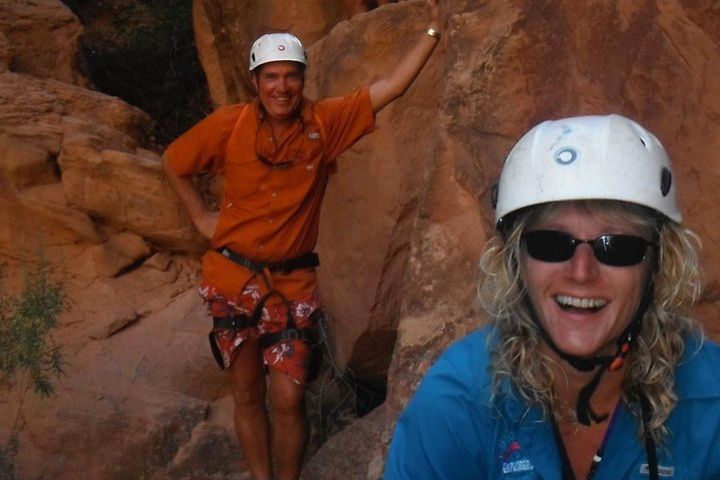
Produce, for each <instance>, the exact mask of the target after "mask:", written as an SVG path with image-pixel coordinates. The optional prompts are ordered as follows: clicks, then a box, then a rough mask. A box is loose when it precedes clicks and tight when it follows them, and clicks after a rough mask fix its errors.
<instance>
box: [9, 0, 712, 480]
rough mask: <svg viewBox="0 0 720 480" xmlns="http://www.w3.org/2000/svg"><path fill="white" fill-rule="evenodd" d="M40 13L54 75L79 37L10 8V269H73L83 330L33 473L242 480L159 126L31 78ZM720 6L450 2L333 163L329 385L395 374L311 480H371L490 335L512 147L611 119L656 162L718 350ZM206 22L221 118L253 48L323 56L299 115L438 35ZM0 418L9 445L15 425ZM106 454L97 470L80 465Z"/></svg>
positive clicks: (307, 10) (246, 12)
mask: <svg viewBox="0 0 720 480" xmlns="http://www.w3.org/2000/svg"><path fill="white" fill-rule="evenodd" d="M41 3H42V5H44V6H45V7H47V8H49V9H50V10H49V12H48V13H47V14H46V16H42V15H39V16H36V17H34V18H35V19H34V20H32V21H29V20H26V16H24V15H25V14H23V16H22V18H23V19H24V20H23V22H25V24H26V27H25V30H26V31H32V32H34V31H44V30H43V29H45V30H47V29H48V28H49V26H52V25H60V24H62V25H63V28H68V27H67V26H68V25H71V26H72V28H70V29H69V30H65V31H66V32H69V33H66V34H64V35H65V36H64V37H63V38H68V39H70V40H68V43H67V47H66V48H67V50H65V52H66V53H64V54H63V55H64V56H65V57H67V58H71V57H73V54H72V52H73V51H76V49H77V44H76V41H75V40H73V39H75V38H76V35H77V32H78V31H79V30H78V29H79V26H78V25H77V24H76V23H75V22H74V21H73V20H72V19H71V18H70V19H69V20H67V21H65V20H63V22H61V23H57V20H56V19H57V18H65V16H67V15H66V14H67V12H66V9H65V7H64V6H63V5H62V4H61V3H60V2H59V1H58V2H52V1H50V0H46V1H45V2H36V1H30V0H27V1H24V2H21V1H16V2H9V3H8V2H6V3H0V33H2V34H1V35H0V153H2V154H3V156H2V157H1V159H0V173H1V174H2V187H3V188H2V189H0V221H1V222H2V228H1V229H0V255H2V258H3V259H7V260H11V261H15V262H17V261H21V262H22V261H27V260H29V259H31V258H32V257H33V250H32V248H31V246H32V244H33V241H34V240H35V239H36V238H39V237H43V238H45V239H48V240H49V242H50V243H49V245H50V246H51V247H52V248H53V249H54V250H53V251H54V252H57V253H58V255H59V256H64V257H65V258H68V259H69V261H68V262H67V265H68V266H69V272H70V277H71V285H70V287H71V294H72V295H73V297H72V298H73V302H74V303H73V305H74V307H73V310H72V311H71V312H70V313H68V314H67V315H66V316H65V317H63V326H62V329H61V331H60V332H59V338H60V340H61V343H63V344H66V345H67V346H68V350H67V351H68V352H69V354H70V355H71V357H72V358H71V359H70V360H71V366H69V367H68V375H67V379H66V380H65V381H63V382H62V383H61V384H60V385H59V388H58V394H57V397H56V398H55V399H53V401H52V402H51V403H48V402H44V401H43V400H32V401H28V403H27V407H26V408H27V409H28V410H27V414H26V416H27V418H29V419H32V420H31V421H28V423H27V426H26V428H25V430H24V432H23V434H22V436H21V442H22V443H21V444H22V445H25V446H24V447H22V448H23V450H22V451H21V454H20V460H21V473H23V474H24V476H23V478H59V475H61V474H62V473H68V472H70V473H72V474H73V475H74V476H75V477H77V478H81V477H82V478H90V479H92V478H137V477H139V476H140V475H146V474H147V475H149V474H150V473H154V474H156V475H158V476H157V477H156V478H205V477H207V478H221V476H222V475H226V476H227V478H231V477H230V476H231V472H233V471H238V470H241V469H242V468H243V467H242V463H241V460H239V458H238V456H237V455H236V454H235V453H234V450H233V449H234V442H233V440H232V433H231V431H230V430H228V426H229V425H230V424H231V423H232V420H231V416H230V415H231V414H230V412H231V406H230V403H229V400H228V397H227V396H226V393H227V391H226V390H225V387H224V378H223V377H222V376H221V375H220V373H219V372H218V371H217V369H216V368H215V366H214V365H213V364H212V360H211V359H210V357H209V352H208V351H207V348H206V346H205V340H204V336H205V331H206V327H207V325H206V323H204V319H203V308H202V306H201V304H200V302H199V300H198V297H197V295H195V293H194V292H193V284H194V282H195V281H196V275H197V259H196V258H194V257H192V256H186V255H176V254H169V253H168V251H172V252H188V251H193V250H197V249H199V248H202V246H203V242H202V241H201V240H199V238H198V237H197V235H196V234H194V232H193V230H192V227H191V225H190V224H189V223H188V221H187V218H186V217H185V216H184V214H183V213H182V210H181V209H180V207H179V205H178V203H177V200H176V199H175V198H174V196H173V194H172V192H171V191H170V190H169V188H168V187H167V184H166V183H165V182H164V181H163V179H162V174H161V172H160V168H159V157H158V154H157V152H154V151H153V147H152V145H151V144H150V141H149V138H148V132H149V123H150V119H149V118H148V117H147V116H146V115H144V114H143V113H142V112H140V111H138V110H137V109H134V108H133V107H131V106H129V105H127V104H125V103H124V102H121V101H119V100H118V99H115V98H111V97H107V96H104V95H102V94H100V93H97V92H91V91H89V90H86V89H84V88H80V87H78V86H77V85H78V84H80V85H82V81H81V80H79V79H80V75H79V73H78V72H77V70H74V69H72V68H71V67H67V68H66V64H65V63H64V62H61V64H60V65H58V64H57V63H56V60H54V58H55V57H53V58H52V59H51V58H45V57H42V56H41V55H39V54H38V55H37V58H33V56H32V52H33V50H32V48H35V49H38V51H39V49H40V47H38V46H36V47H32V48H30V47H27V45H29V44H30V42H29V41H28V40H27V37H23V36H18V34H17V32H18V31H19V29H18V25H17V24H16V22H15V21H14V20H4V19H7V18H11V17H12V15H15V17H12V18H20V17H19V16H18V13H17V12H18V8H19V9H20V11H21V12H24V11H25V8H29V6H35V7H36V6H37V5H40V4H41ZM378 3H385V2H378ZM371 4H372V5H371ZM715 4H716V2H714V1H711V0H693V1H682V2H681V1H679V0H637V1H635V0H616V1H599V0H590V1H587V2H584V4H583V7H582V8H578V3H577V2H572V1H569V0H542V1H538V0H511V1H508V0H487V1H482V2H481V1H477V0H446V1H444V2H443V5H444V8H445V9H446V11H447V12H448V25H447V28H446V29H445V31H444V32H443V39H442V41H441V44H440V47H439V48H438V50H437V51H436V52H435V53H434V54H433V56H432V57H431V59H430V62H429V64H428V66H427V68H426V69H425V70H424V71H423V73H422V74H421V76H420V77H419V78H418V79H417V81H416V82H415V84H414V85H413V86H412V87H411V88H410V90H409V91H408V92H407V94H406V95H405V96H404V97H403V98H401V99H399V100H398V101H396V102H395V103H393V104H392V105H391V106H389V107H388V108H386V109H385V110H384V111H383V112H381V113H380V114H379V115H378V118H377V121H378V122H377V123H378V128H377V130H376V131H375V132H374V133H372V134H371V135H369V136H368V137H366V138H365V139H363V140H361V141H360V142H359V143H358V144H357V145H356V146H354V147H353V148H352V149H351V150H350V151H348V152H347V153H346V154H345V155H343V157H342V158H341V159H340V162H339V171H338V173H337V174H336V175H335V176H334V178H333V179H332V180H331V183H330V185H329V187H328V191H327V197H326V202H325V206H324V210H323V214H322V215H323V216H322V225H321V234H320V242H319V251H320V254H321V257H322V267H321V269H320V276H321V287H322V291H323V295H324V298H325V301H326V304H327V306H328V310H329V311H330V313H331V314H332V316H333V326H334V343H333V345H334V349H335V352H336V354H337V359H338V362H339V363H340V365H341V366H347V367H349V368H351V369H352V370H353V371H355V372H356V373H357V374H359V375H361V376H366V377H369V378H384V377H385V376H386V375H387V376H388V378H389V382H388V400H387V402H386V403H385V404H384V405H383V406H382V407H381V408H378V409H376V410H375V411H373V412H372V413H371V414H370V415H368V416H367V417H364V418H362V419H360V420H357V421H355V422H354V423H353V424H352V425H350V427H348V428H347V429H345V430H344V431H342V432H341V433H339V434H338V435H337V436H335V437H333V438H331V439H330V440H329V441H328V442H327V443H326V444H325V445H324V446H323V447H322V448H321V450H320V451H319V452H318V453H317V454H315V455H314V456H313V457H312V458H310V459H309V461H308V465H307V467H306V469H305V473H304V478H306V479H308V480H310V479H312V480H318V479H336V478H367V479H377V478H379V477H380V473H381V471H382V467H383V461H384V455H385V451H386V445H387V442H388V441H389V438H390V435H391V432H392V426H393V423H394V420H395V418H396V415H397V413H398V411H399V409H400V408H401V407H402V405H404V403H405V402H406V401H407V399H408V398H409V397H410V395H411V394H412V391H413V389H414V388H415V386H416V385H417V382H418V380H419V379H420V377H421V376H422V374H423V373H424V372H425V370H426V369H427V368H428V367H429V365H431V364H432V362H433V360H434V359H435V358H436V356H437V355H438V353H439V352H440V351H441V350H442V349H443V348H444V347H445V346H446V345H447V344H449V343H450V342H451V341H453V340H454V339H456V338H459V337H460V336H462V335H464V334H465V333H467V332H469V331H471V330H472V329H473V328H475V327H476V326H477V325H479V324H481V323H482V322H483V314H482V312H480V311H479V310H478V309H477V308H476V306H475V305H474V301H473V299H474V295H475V284H476V276H477V271H476V264H477V260H478V258H479V255H480V252H481V250H482V247H483V244H484V243H485V241H486V239H487V237H488V236H489V235H490V234H491V216H492V214H491V211H490V208H489V189H490V186H491V185H492V183H493V182H494V180H495V178H496V176H497V175H498V173H499V171H500V168H501V164H502V161H503V158H504V156H505V155H506V153H507V151H508V150H509V148H510V147H511V146H512V144H513V143H514V141H515V140H516V139H517V138H518V137H519V136H520V135H521V134H522V133H523V132H524V131H526V130H527V129H528V128H529V127H531V126H532V125H534V124H535V123H537V122H539V121H541V120H544V119H546V118H557V117H562V116H568V115H579V114H591V113H609V112H618V113H622V114H624V115H627V116H630V117H633V118H635V119H637V120H638V121H640V122H641V123H643V124H644V125H646V126H648V127H649V128H650V129H651V130H652V131H653V132H654V133H655V134H657V135H658V137H659V138H660V139H661V140H662V141H663V143H664V144H665V146H666V147H667V149H668V151H669V152H670V154H671V156H672V157H673V158H674V160H675V164H676V169H677V175H678V177H679V179H678V182H679V184H680V196H681V201H682V203H683V206H684V209H683V210H684V214H685V218H686V220H687V223H688V225H689V226H690V227H692V228H693V229H694V230H695V231H697V232H698V234H699V235H700V237H701V239H702V241H703V243H704V250H703V254H702V261H703V267H704V270H705V283H706V291H705V296H704V299H703V302H702V303H701V304H700V305H699V307H698V308H697V313H698V316H699V318H701V319H702V321H703V322H704V325H705V326H706V329H707V331H708V332H709V334H710V336H711V337H712V338H715V339H720V327H719V326H718V324H717V320H716V318H717V316H718V315H717V314H718V304H717V302H718V301H720V287H719V286H718V285H720V283H719V282H720V279H718V276H719V275H720V258H718V256H720V253H718V252H719V251H720V250H719V249H718V248H717V247H718V245H717V242H718V241H719V237H718V232H717V229H716V225H718V224H720V222H719V220H720V218H717V217H718V216H719V215H720V213H719V212H720V211H719V210H718V209H717V208H715V204H716V203H717V202H718V200H719V199H720V197H719V196H720V188H718V187H720V167H719V166H718V165H719V164H718V162H717V161H716V159H715V157H716V156H717V152H718V151H720V91H719V90H718V89H716V88H714V85H715V81H716V78H718V76H719V74H720V10H719V9H718V8H717V6H716V5H715ZM300 5H302V8H303V9H302V10H301V9H300ZM195 6H196V9H199V8H200V7H202V10H203V11H204V13H202V12H200V13H198V14H197V15H196V18H195V21H196V29H197V30H196V31H197V38H198V42H197V43H198V47H199V49H200V50H199V53H200V56H201V57H202V58H203V63H204V65H205V68H206V72H207V76H208V82H209V84H210V90H211V91H212V92H213V93H212V96H213V99H214V101H215V102H216V103H217V104H222V103H228V102H232V101H238V100H243V99H246V98H248V95H249V93H250V92H249V90H248V88H247V81H246V77H245V75H246V61H247V60H246V55H247V49H248V46H249V42H250V41H251V40H252V39H253V38H254V37H255V36H257V35H258V34H259V33H262V32H263V31H265V30H266V29H290V30H292V31H294V32H295V33H298V34H299V35H300V36H301V37H302V38H303V39H304V40H305V41H306V43H307V44H308V45H310V47H309V56H310V67H309V70H308V78H307V93H308V94H309V95H310V96H311V97H315V98H320V97H324V96H328V95H337V94H341V93H345V92H348V91H350V90H352V89H354V88H357V87H359V86H361V85H364V84H367V83H369V82H371V81H373V80H374V79H377V78H379V77H380V75H382V74H383V73H385V72H388V71H389V70H390V69H391V68H392V67H393V65H394V64H395V62H396V60H397V59H398V58H399V57H400V55H402V53H403V52H405V51H406V49H407V48H409V47H410V46H411V45H412V44H413V43H414V42H415V41H416V40H417V38H419V36H420V35H422V30H423V29H422V28H421V27H422V26H423V25H424V21H425V17H424V15H425V7H424V2H421V1H407V2H399V3H394V4H391V5H384V6H381V7H379V8H376V9H373V10H372V11H369V12H365V13H360V14H357V15H355V16H353V17H352V18H350V17H351V15H352V13H356V12H357V11H359V10H360V11H365V10H368V9H370V8H372V7H374V6H375V5H374V2H364V1H361V2H355V1H350V0H348V1H347V2H343V3H340V2H332V1H329V0H328V1H323V0H314V1H312V2H302V3H300V2H280V1H277V2H276V1H270V0H266V1H264V2H255V1H248V2H237V1H235V0H202V1H201V0H196V1H195ZM10 7H12V8H10ZM203 15H204V16H203ZM348 19H349V20H348ZM27 22H30V23H31V24H32V23H34V24H37V25H28V24H27ZM203 22H204V23H203ZM58 28H59V27H58ZM63 28H61V29H60V30H62V29H63ZM28 52H30V53H28ZM67 52H70V53H67ZM43 58H44V60H41V59H43ZM31 60H33V61H35V60H37V63H33V61H31ZM67 63H68V64H70V63H72V61H71V60H67ZM68 68H69V70H68ZM178 352H182V355H181V357H182V358H181V359H180V360H179V361H178V356H177V353H178ZM0 400H2V401H0V441H1V440H3V435H4V433H5V432H6V431H7V429H8V428H9V426H8V422H9V420H7V419H8V418H11V417H10V416H9V415H10V414H12V412H14V410H13V406H14V405H15V403H13V401H11V400H9V399H8V398H4V397H3V398H2V399H0ZM3 429H5V430H3ZM47 432H51V434H50V435H48V434H47ZM80 433H83V434H84V435H85V438H86V439H87V440H86V442H85V443H82V444H81V445H80V448H73V445H74V442H72V441H70V440H69V439H70V438H71V437H73V435H75V436H77V435H79V434H80ZM73 438H74V437H73ZM95 443H103V448H99V449H97V451H95V452H94V454H93V457H92V458H91V459H88V458H86V457H87V452H86V450H87V449H90V448H91V447H92V446H93V445H94V444H95ZM208 445H212V446H213V451H214V452H219V453H218V454H217V457H214V458H213V461H212V462H209V461H208V460H207V458H206V457H207V455H205V456H203V452H204V451H205V450H204V449H205V448H207V447H208ZM137 452H143V453H146V455H138V453H137ZM148 452H151V453H148ZM38 458H43V459H48V458H52V459H54V460H53V461H52V462H50V461H47V462H43V463H38V460H37V459H38ZM203 475H205V477H203Z"/></svg>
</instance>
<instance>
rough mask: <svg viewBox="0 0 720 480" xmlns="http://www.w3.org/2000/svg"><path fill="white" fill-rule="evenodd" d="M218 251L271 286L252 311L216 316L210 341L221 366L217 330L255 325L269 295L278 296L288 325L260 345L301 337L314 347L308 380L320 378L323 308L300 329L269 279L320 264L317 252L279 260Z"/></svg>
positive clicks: (314, 313) (280, 294)
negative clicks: (320, 327) (251, 257)
mask: <svg viewBox="0 0 720 480" xmlns="http://www.w3.org/2000/svg"><path fill="white" fill-rule="evenodd" d="M216 251H217V252H218V253H220V254H221V255H223V256H224V257H225V258H227V259H228V260H230V261H232V262H234V263H236V264H237V265H240V266H242V267H245V268H247V269H248V270H250V271H252V272H253V273H255V274H258V275H261V276H262V278H263V280H264V282H265V285H266V286H267V287H268V289H269V291H268V292H267V293H266V294H265V295H263V296H262V297H261V298H260V300H259V301H258V303H257V305H256V307H255V309H254V310H253V312H252V314H250V315H244V314H238V315H228V316H224V317H213V330H212V331H211V332H210V334H209V340H210V347H211V349H212V352H213V355H214V357H215V360H216V361H217V362H218V364H219V365H220V368H223V369H224V368H225V364H224V362H223V358H222V354H221V353H220V349H219V348H218V346H217V343H216V341H215V333H214V332H215V330H216V329H225V330H242V329H244V328H248V327H256V326H257V325H258V323H259V321H260V317H261V316H262V311H263V308H265V303H266V302H267V301H268V299H269V298H270V297H272V296H277V297H280V299H281V300H282V301H283V303H284V304H285V305H286V308H287V324H286V326H285V329H284V330H282V331H280V332H275V333H265V334H263V335H262V336H261V337H260V346H261V347H262V348H268V347H271V346H273V345H275V344H277V343H279V342H282V341H286V340H301V341H303V342H305V343H306V344H307V345H308V346H309V347H310V350H311V355H310V364H309V368H308V380H307V381H308V382H311V381H312V380H314V379H315V378H316V377H317V374H318V371H319V369H320V364H321V363H322V356H323V344H324V342H325V341H326V337H325V335H324V332H322V331H321V330H320V329H319V326H320V325H321V323H322V322H324V318H323V317H324V314H323V312H322V310H316V311H315V312H313V313H312V314H311V315H310V317H309V320H310V324H311V326H310V327H306V328H298V326H297V323H296V322H295V316H294V315H293V314H292V311H291V309H290V302H289V301H288V300H287V298H285V296H284V295H283V294H282V293H281V292H279V291H278V290H275V289H273V288H271V287H270V285H271V283H270V279H269V278H268V272H269V273H275V272H280V273H285V274H287V273H290V272H292V271H293V270H298V269H302V268H314V267H317V266H318V265H320V259H319V257H318V255H317V254H316V253H314V252H311V253H306V254H304V255H301V256H299V257H295V258H291V259H288V260H281V261H277V262H258V261H255V260H251V259H249V258H247V257H244V256H242V255H240V254H238V253H237V252H234V251H232V250H231V249H229V248H227V247H221V248H218V249H216Z"/></svg>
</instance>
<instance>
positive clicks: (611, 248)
mask: <svg viewBox="0 0 720 480" xmlns="http://www.w3.org/2000/svg"><path fill="white" fill-rule="evenodd" d="M521 238H522V240H523V241H525V245H526V247H527V252H528V254H529V255H530V256H531V257H532V258H534V259H535V260H540V261H541V262H564V261H566V260H570V259H571V258H572V256H573V255H574V254H575V249H576V248H577V246H578V245H580V244H581V243H587V244H588V245H590V246H591V247H592V251H593V254H594V255H595V258H596V259H597V261H598V262H600V263H603V264H605V265H611V266H613V267H629V266H631V265H637V264H638V263H640V262H642V261H643V259H645V253H646V252H647V248H648V246H650V245H652V246H657V243H655V242H651V241H649V240H645V239H644V238H642V237H638V236H636V235H615V234H608V235H600V236H599V237H597V238H596V239H594V240H579V239H577V238H574V237H573V236H572V235H570V234H568V233H565V232H559V231H557V230H535V231H534V232H528V233H525V234H523V235H522V237H521Z"/></svg>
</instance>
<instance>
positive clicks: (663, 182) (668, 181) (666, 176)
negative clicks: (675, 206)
mask: <svg viewBox="0 0 720 480" xmlns="http://www.w3.org/2000/svg"><path fill="white" fill-rule="evenodd" d="M671 186H672V173H671V172H670V170H668V169H667V167H663V169H662V175H661V177H660V192H661V193H662V196H663V197H667V194H668V193H670V187H671Z"/></svg>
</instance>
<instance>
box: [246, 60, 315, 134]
mask: <svg viewBox="0 0 720 480" xmlns="http://www.w3.org/2000/svg"><path fill="white" fill-rule="evenodd" d="M256 70H257V71H253V75H252V81H253V84H254V85H255V89H256V90H257V94H258V98H259V99H260V103H261V104H262V106H263V107H264V108H265V112H266V114H267V116H268V117H269V119H270V120H271V121H281V122H284V121H287V120H290V119H291V118H292V117H293V115H294V114H295V112H296V111H297V108H298V106H299V105H300V102H301V101H302V94H303V87H304V85H305V81H304V72H303V68H302V65H301V64H299V63H297V62H289V61H280V62H270V63H266V64H263V65H262V66H260V67H258V68H257V69H256Z"/></svg>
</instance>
